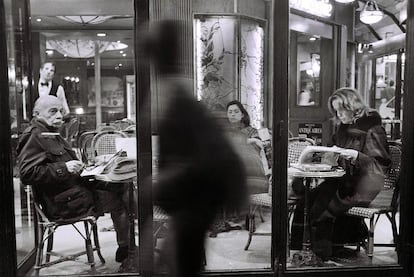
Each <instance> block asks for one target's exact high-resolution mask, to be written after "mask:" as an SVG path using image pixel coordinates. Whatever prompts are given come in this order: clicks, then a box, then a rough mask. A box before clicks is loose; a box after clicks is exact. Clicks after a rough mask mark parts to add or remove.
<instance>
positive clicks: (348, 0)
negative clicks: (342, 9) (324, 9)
mask: <svg viewBox="0 0 414 277" xmlns="http://www.w3.org/2000/svg"><path fill="white" fill-rule="evenodd" d="M335 1H336V2H338V3H344V4H348V3H352V2H354V1H355V0H335Z"/></svg>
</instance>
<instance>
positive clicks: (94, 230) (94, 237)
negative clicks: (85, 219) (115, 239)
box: [92, 224, 105, 264]
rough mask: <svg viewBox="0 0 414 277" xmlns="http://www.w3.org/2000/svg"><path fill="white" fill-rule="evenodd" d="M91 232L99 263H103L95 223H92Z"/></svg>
mask: <svg viewBox="0 0 414 277" xmlns="http://www.w3.org/2000/svg"><path fill="white" fill-rule="evenodd" d="M92 233H93V241H94V242H95V248H96V253H97V254H98V257H99V260H101V263H102V264H104V263H105V259H104V257H103V256H102V254H101V246H100V244H99V237H98V226H97V225H96V224H93V225H92Z"/></svg>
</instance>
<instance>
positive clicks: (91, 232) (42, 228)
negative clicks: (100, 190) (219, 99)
mask: <svg viewBox="0 0 414 277" xmlns="http://www.w3.org/2000/svg"><path fill="white" fill-rule="evenodd" d="M31 195H32V199H33V204H34V207H35V222H36V226H37V232H36V242H37V245H36V260H35V265H34V270H35V273H36V275H39V271H40V269H42V268H45V267H49V266H53V265H55V264H58V263H61V262H65V261H78V257H80V256H82V255H86V256H87V259H88V260H87V262H86V263H85V264H88V265H90V267H91V270H92V272H93V273H95V272H96V270H95V259H94V254H93V252H94V251H96V253H97V254H98V257H99V259H100V261H101V263H102V264H105V259H104V258H103V256H102V254H101V250H100V249H101V248H100V245H99V237H98V227H97V219H96V218H95V217H94V216H86V217H84V218H81V219H79V220H73V221H53V220H49V218H48V217H47V216H46V214H45V213H44V211H43V207H42V204H41V203H40V202H38V201H37V197H36V194H35V192H34V191H33V188H31ZM80 222H83V224H84V232H81V231H80V230H79V228H78V226H76V225H75V224H76V223H80ZM65 225H72V226H73V228H75V230H76V231H77V233H78V234H79V235H80V236H81V237H82V238H83V239H84V241H85V250H84V251H79V252H76V253H70V254H63V253H57V252H55V251H53V238H54V233H55V232H56V230H57V228H58V227H60V226H65ZM92 236H93V240H94V244H95V246H93V245H92V240H91V237H92ZM45 243H47V246H46V253H45V254H46V256H45V262H43V254H44V246H45ZM51 256H56V257H58V258H57V259H55V260H53V261H51V260H50V257H51Z"/></svg>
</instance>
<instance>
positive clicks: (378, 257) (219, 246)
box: [27, 214, 396, 276]
mask: <svg viewBox="0 0 414 277" xmlns="http://www.w3.org/2000/svg"><path fill="white" fill-rule="evenodd" d="M269 217H270V215H269V214H265V219H266V220H265V222H264V223H261V222H260V221H259V220H258V221H257V225H258V226H257V228H258V230H260V229H263V230H270V219H269ZM111 224H112V221H111V219H110V217H109V216H105V217H101V218H99V221H98V226H99V227H98V228H99V230H102V229H103V228H105V227H109V226H111ZM390 230H391V228H390V227H389V225H388V222H387V219H386V218H385V217H384V218H381V219H380V221H379V222H378V224H377V229H376V233H375V234H376V241H378V242H379V241H381V242H390V241H391V240H392V236H391V231H390ZM247 236H248V234H247V231H246V230H234V231H230V232H226V233H219V234H218V236H217V237H216V238H208V239H207V242H206V259H207V265H206V267H205V270H207V271H216V270H219V271H221V270H248V269H266V268H270V236H254V237H253V240H252V243H251V245H250V247H249V250H248V251H244V250H243V248H244V245H245V243H246V241H247ZM99 240H100V243H101V251H102V254H103V256H104V258H105V259H106V263H105V264H101V263H100V262H99V259H98V257H97V256H96V255H95V261H96V270H97V272H98V273H103V274H106V273H116V272H118V269H119V266H120V264H119V263H117V262H115V260H114V256H115V251H116V249H117V245H116V242H115V232H112V231H111V232H103V231H100V232H99ZM161 243H162V242H161ZM80 248H83V240H82V239H81V238H80V236H78V235H75V234H74V233H73V228H72V227H61V228H59V229H58V231H57V232H56V235H55V246H54V250H56V251H62V252H67V251H74V252H76V251H78V250H79V249H80ZM292 254H293V251H291V255H292ZM85 261H86V257H85V256H82V257H80V258H79V262H64V263H60V264H57V265H54V266H52V267H49V268H44V269H42V270H40V275H41V276H51V275H52V276H55V275H79V274H88V273H90V267H89V266H88V265H86V264H83V263H80V262H85ZM371 263H372V264H374V265H384V264H393V263H396V253H395V251H394V250H393V249H392V248H380V247H376V248H375V255H374V258H373V259H372V262H371V260H370V259H369V258H368V257H367V256H366V255H365V252H364V251H363V250H361V252H359V253H358V255H357V257H355V258H353V259H348V260H346V259H345V260H342V261H340V262H339V263H328V264H326V265H325V266H329V267H344V266H358V265H362V266H366V265H370V264H371ZM288 267H289V264H288ZM289 270H295V268H294V267H289ZM27 276H34V272H30V273H29V274H28V275H27Z"/></svg>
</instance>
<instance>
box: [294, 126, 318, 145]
mask: <svg viewBox="0 0 414 277" xmlns="http://www.w3.org/2000/svg"><path fill="white" fill-rule="evenodd" d="M298 127H299V128H298V135H299V137H304V138H310V139H313V140H314V141H315V142H316V144H317V145H322V123H299V126H298Z"/></svg>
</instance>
